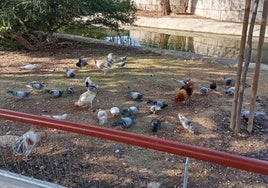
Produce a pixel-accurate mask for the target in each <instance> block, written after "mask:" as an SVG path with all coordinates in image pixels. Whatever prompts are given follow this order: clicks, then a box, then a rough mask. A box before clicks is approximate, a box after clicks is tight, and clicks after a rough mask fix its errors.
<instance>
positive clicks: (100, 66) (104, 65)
mask: <svg viewBox="0 0 268 188" xmlns="http://www.w3.org/2000/svg"><path fill="white" fill-rule="evenodd" d="M94 63H95V65H96V66H97V68H98V69H100V70H102V71H103V74H104V75H106V73H107V71H108V70H110V68H111V67H112V65H113V61H112V60H111V61H106V62H104V61H101V60H97V59H96V58H94Z"/></svg>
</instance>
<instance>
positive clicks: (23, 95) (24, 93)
mask: <svg viewBox="0 0 268 188" xmlns="http://www.w3.org/2000/svg"><path fill="white" fill-rule="evenodd" d="M7 93H10V94H12V95H14V96H16V97H19V98H27V97H29V96H30V95H31V93H30V92H28V91H20V90H9V91H7Z"/></svg>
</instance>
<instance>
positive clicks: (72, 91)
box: [66, 86, 75, 94]
mask: <svg viewBox="0 0 268 188" xmlns="http://www.w3.org/2000/svg"><path fill="white" fill-rule="evenodd" d="M66 91H67V93H69V94H73V93H74V92H75V87H74V86H69V87H67V89H66Z"/></svg>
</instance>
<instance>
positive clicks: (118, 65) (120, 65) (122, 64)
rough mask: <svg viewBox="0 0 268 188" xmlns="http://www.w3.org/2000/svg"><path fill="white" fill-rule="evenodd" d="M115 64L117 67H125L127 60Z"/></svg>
mask: <svg viewBox="0 0 268 188" xmlns="http://www.w3.org/2000/svg"><path fill="white" fill-rule="evenodd" d="M114 65H115V66H117V67H124V66H125V65H126V62H125V61H121V62H118V63H115V64H114Z"/></svg>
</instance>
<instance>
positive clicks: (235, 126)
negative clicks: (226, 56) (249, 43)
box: [230, 0, 251, 132]
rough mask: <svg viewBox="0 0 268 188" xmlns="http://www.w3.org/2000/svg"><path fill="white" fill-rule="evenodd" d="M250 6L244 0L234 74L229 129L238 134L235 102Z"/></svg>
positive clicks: (248, 1) (249, 1)
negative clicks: (242, 19)
mask: <svg viewBox="0 0 268 188" xmlns="http://www.w3.org/2000/svg"><path fill="white" fill-rule="evenodd" d="M250 4H251V0H246V4H245V12H244V22H243V28H242V35H241V42H240V51H239V56H238V60H237V73H236V81H235V93H234V98H233V103H232V114H231V122H230V128H231V129H232V130H233V131H235V132H238V131H240V125H238V127H237V125H236V117H237V101H238V94H239V93H238V91H239V87H240V80H241V73H242V66H243V60H244V52H245V44H246V37H247V29H248V20H249V13H250Z"/></svg>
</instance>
